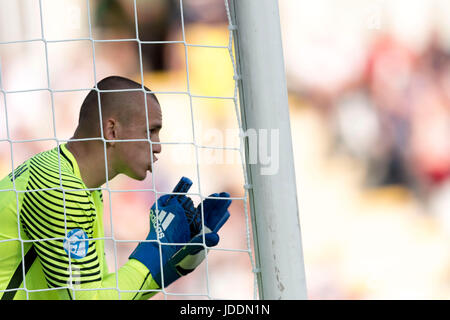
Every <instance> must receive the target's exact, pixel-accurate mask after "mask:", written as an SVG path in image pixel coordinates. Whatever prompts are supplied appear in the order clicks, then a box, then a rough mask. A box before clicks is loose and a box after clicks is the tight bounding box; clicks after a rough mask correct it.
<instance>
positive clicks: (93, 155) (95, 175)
mask: <svg viewBox="0 0 450 320" xmlns="http://www.w3.org/2000/svg"><path fill="white" fill-rule="evenodd" d="M73 139H76V137H73ZM66 147H67V149H68V150H69V151H70V152H71V153H72V155H73V156H74V158H75V160H76V161H77V164H78V168H79V169H80V175H81V179H82V180H83V182H84V184H85V185H86V187H88V188H98V187H100V186H102V185H103V184H104V183H105V182H106V172H105V152H104V149H103V144H101V143H99V141H96V140H92V141H69V142H67V145H66ZM108 171H110V170H108ZM114 176H115V174H113V173H112V172H108V180H111V179H112V178H114Z"/></svg>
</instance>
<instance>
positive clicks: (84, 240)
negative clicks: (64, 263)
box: [63, 229, 89, 259]
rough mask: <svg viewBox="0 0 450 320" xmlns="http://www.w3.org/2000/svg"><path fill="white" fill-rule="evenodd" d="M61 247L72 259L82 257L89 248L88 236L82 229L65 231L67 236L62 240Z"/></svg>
mask: <svg viewBox="0 0 450 320" xmlns="http://www.w3.org/2000/svg"><path fill="white" fill-rule="evenodd" d="M63 248H64V250H65V251H66V253H67V255H69V252H70V257H71V258H73V259H81V258H84V257H85V256H86V255H87V253H88V249H89V238H88V236H87V234H86V232H84V231H83V230H82V229H73V230H70V231H69V232H68V233H67V238H66V239H64V241H63Z"/></svg>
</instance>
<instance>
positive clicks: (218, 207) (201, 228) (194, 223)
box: [169, 192, 231, 275]
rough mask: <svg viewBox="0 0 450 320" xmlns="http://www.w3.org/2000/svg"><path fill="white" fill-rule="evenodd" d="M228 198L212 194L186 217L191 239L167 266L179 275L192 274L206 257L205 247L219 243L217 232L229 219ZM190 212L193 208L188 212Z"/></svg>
mask: <svg viewBox="0 0 450 320" xmlns="http://www.w3.org/2000/svg"><path fill="white" fill-rule="evenodd" d="M229 197H230V195H229V194H228V193H226V192H222V193H220V194H218V193H213V194H211V195H210V196H209V197H208V198H207V199H206V200H205V201H203V202H202V203H200V204H199V206H198V207H197V209H195V211H194V212H193V214H191V215H188V222H189V225H190V231H191V237H192V239H191V241H190V242H189V244H188V245H186V246H184V247H183V248H182V249H181V250H179V251H177V252H176V253H175V255H174V256H173V257H172V258H171V259H170V260H169V265H170V266H172V267H174V268H175V269H176V271H177V273H178V274H179V275H186V274H188V273H190V272H192V271H193V270H194V269H195V268H196V267H197V266H198V265H199V264H200V263H201V262H202V261H203V259H204V258H205V257H206V253H205V246H206V247H214V246H216V245H217V243H218V242H219V235H218V234H217V232H218V231H219V229H220V228H221V227H222V226H223V225H224V223H225V222H226V221H227V220H228V218H229V217H230V213H229V212H228V207H229V206H230V204H231V200H230V199H228V198H229ZM215 198H218V199H215ZM202 208H203V212H202ZM192 211H193V207H192V208H191V210H190V211H189V212H192ZM203 237H204V238H203ZM203 239H204V241H203ZM203 243H204V245H203Z"/></svg>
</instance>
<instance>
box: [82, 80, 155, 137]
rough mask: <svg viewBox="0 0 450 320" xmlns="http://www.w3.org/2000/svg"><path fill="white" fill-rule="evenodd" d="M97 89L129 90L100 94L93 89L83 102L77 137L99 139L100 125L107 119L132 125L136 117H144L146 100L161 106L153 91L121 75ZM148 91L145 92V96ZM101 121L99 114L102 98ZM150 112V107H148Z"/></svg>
mask: <svg viewBox="0 0 450 320" xmlns="http://www.w3.org/2000/svg"><path fill="white" fill-rule="evenodd" d="M96 87H97V89H98V90H100V91H104V90H130V91H119V92H99V91H98V90H97V89H92V90H91V91H90V92H89V94H88V95H87V96H86V98H85V99H84V101H83V104H82V105H81V109H80V117H79V120H78V128H77V136H78V137H80V138H81V137H83V138H86V137H93V136H95V137H100V136H101V130H100V123H103V121H104V120H105V119H107V118H108V117H114V118H115V119H117V120H118V121H120V122H121V123H122V124H123V125H129V124H131V123H132V122H133V121H134V120H135V118H136V117H137V116H142V115H143V114H145V100H146V99H145V97H146V96H147V97H148V96H150V97H151V98H152V100H153V102H156V104H158V105H159V102H158V99H157V98H156V96H155V95H154V94H153V93H151V91H150V89H148V88H147V87H145V86H144V87H143V86H142V85H141V84H139V83H137V82H135V81H133V80H130V79H127V78H123V77H119V76H110V77H107V78H104V79H103V80H101V81H100V82H98V83H97V86H96ZM144 90H145V93H144ZM99 94H100V105H101V114H102V122H100V115H99V99H98V96H99ZM147 108H148V109H147V110H148V112H150V106H147Z"/></svg>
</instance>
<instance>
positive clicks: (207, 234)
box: [130, 177, 231, 287]
mask: <svg viewBox="0 0 450 320" xmlns="http://www.w3.org/2000/svg"><path fill="white" fill-rule="evenodd" d="M191 185H192V181H191V180H189V179H188V178H186V177H183V178H181V180H180V182H179V183H178V184H177V186H176V187H175V188H174V190H173V192H174V193H177V194H170V195H164V196H161V197H160V198H159V199H158V201H157V202H156V203H155V204H153V206H152V208H151V210H150V232H149V234H148V236H147V238H146V241H145V242H141V243H140V244H139V245H138V246H137V247H136V249H135V250H134V251H133V253H132V254H131V255H130V259H136V260H138V261H140V262H141V263H143V264H144V265H145V266H146V267H147V268H148V269H149V270H150V273H151V274H152V277H153V279H154V280H155V281H156V283H158V285H159V286H160V287H162V286H164V287H167V286H168V285H170V284H171V283H172V282H174V281H175V280H177V279H178V278H179V277H181V276H183V275H185V274H187V273H189V272H191V271H193V270H194V269H195V268H196V267H197V266H198V265H199V264H200V263H201V262H202V261H203V259H204V258H205V252H204V249H205V246H206V247H212V246H215V245H217V243H218V242H219V235H218V234H217V231H218V230H219V229H220V227H221V226H222V225H223V224H224V223H225V222H226V220H227V219H228V217H229V216H230V214H229V213H228V211H227V209H228V207H229V205H230V204H231V200H229V199H214V198H217V197H221V198H229V194H228V193H221V194H217V193H216V194H212V195H210V196H209V197H208V199H206V200H205V201H203V203H201V204H200V205H199V206H198V207H197V208H194V205H193V203H192V200H191V198H189V197H187V196H186V195H184V194H183V193H186V192H187V191H188V190H189V188H190V187H191ZM202 208H203V213H202ZM203 226H204V228H203ZM158 241H159V242H158ZM159 243H160V244H161V245H160V244H159ZM162 274H163V275H164V283H163V281H162Z"/></svg>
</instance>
